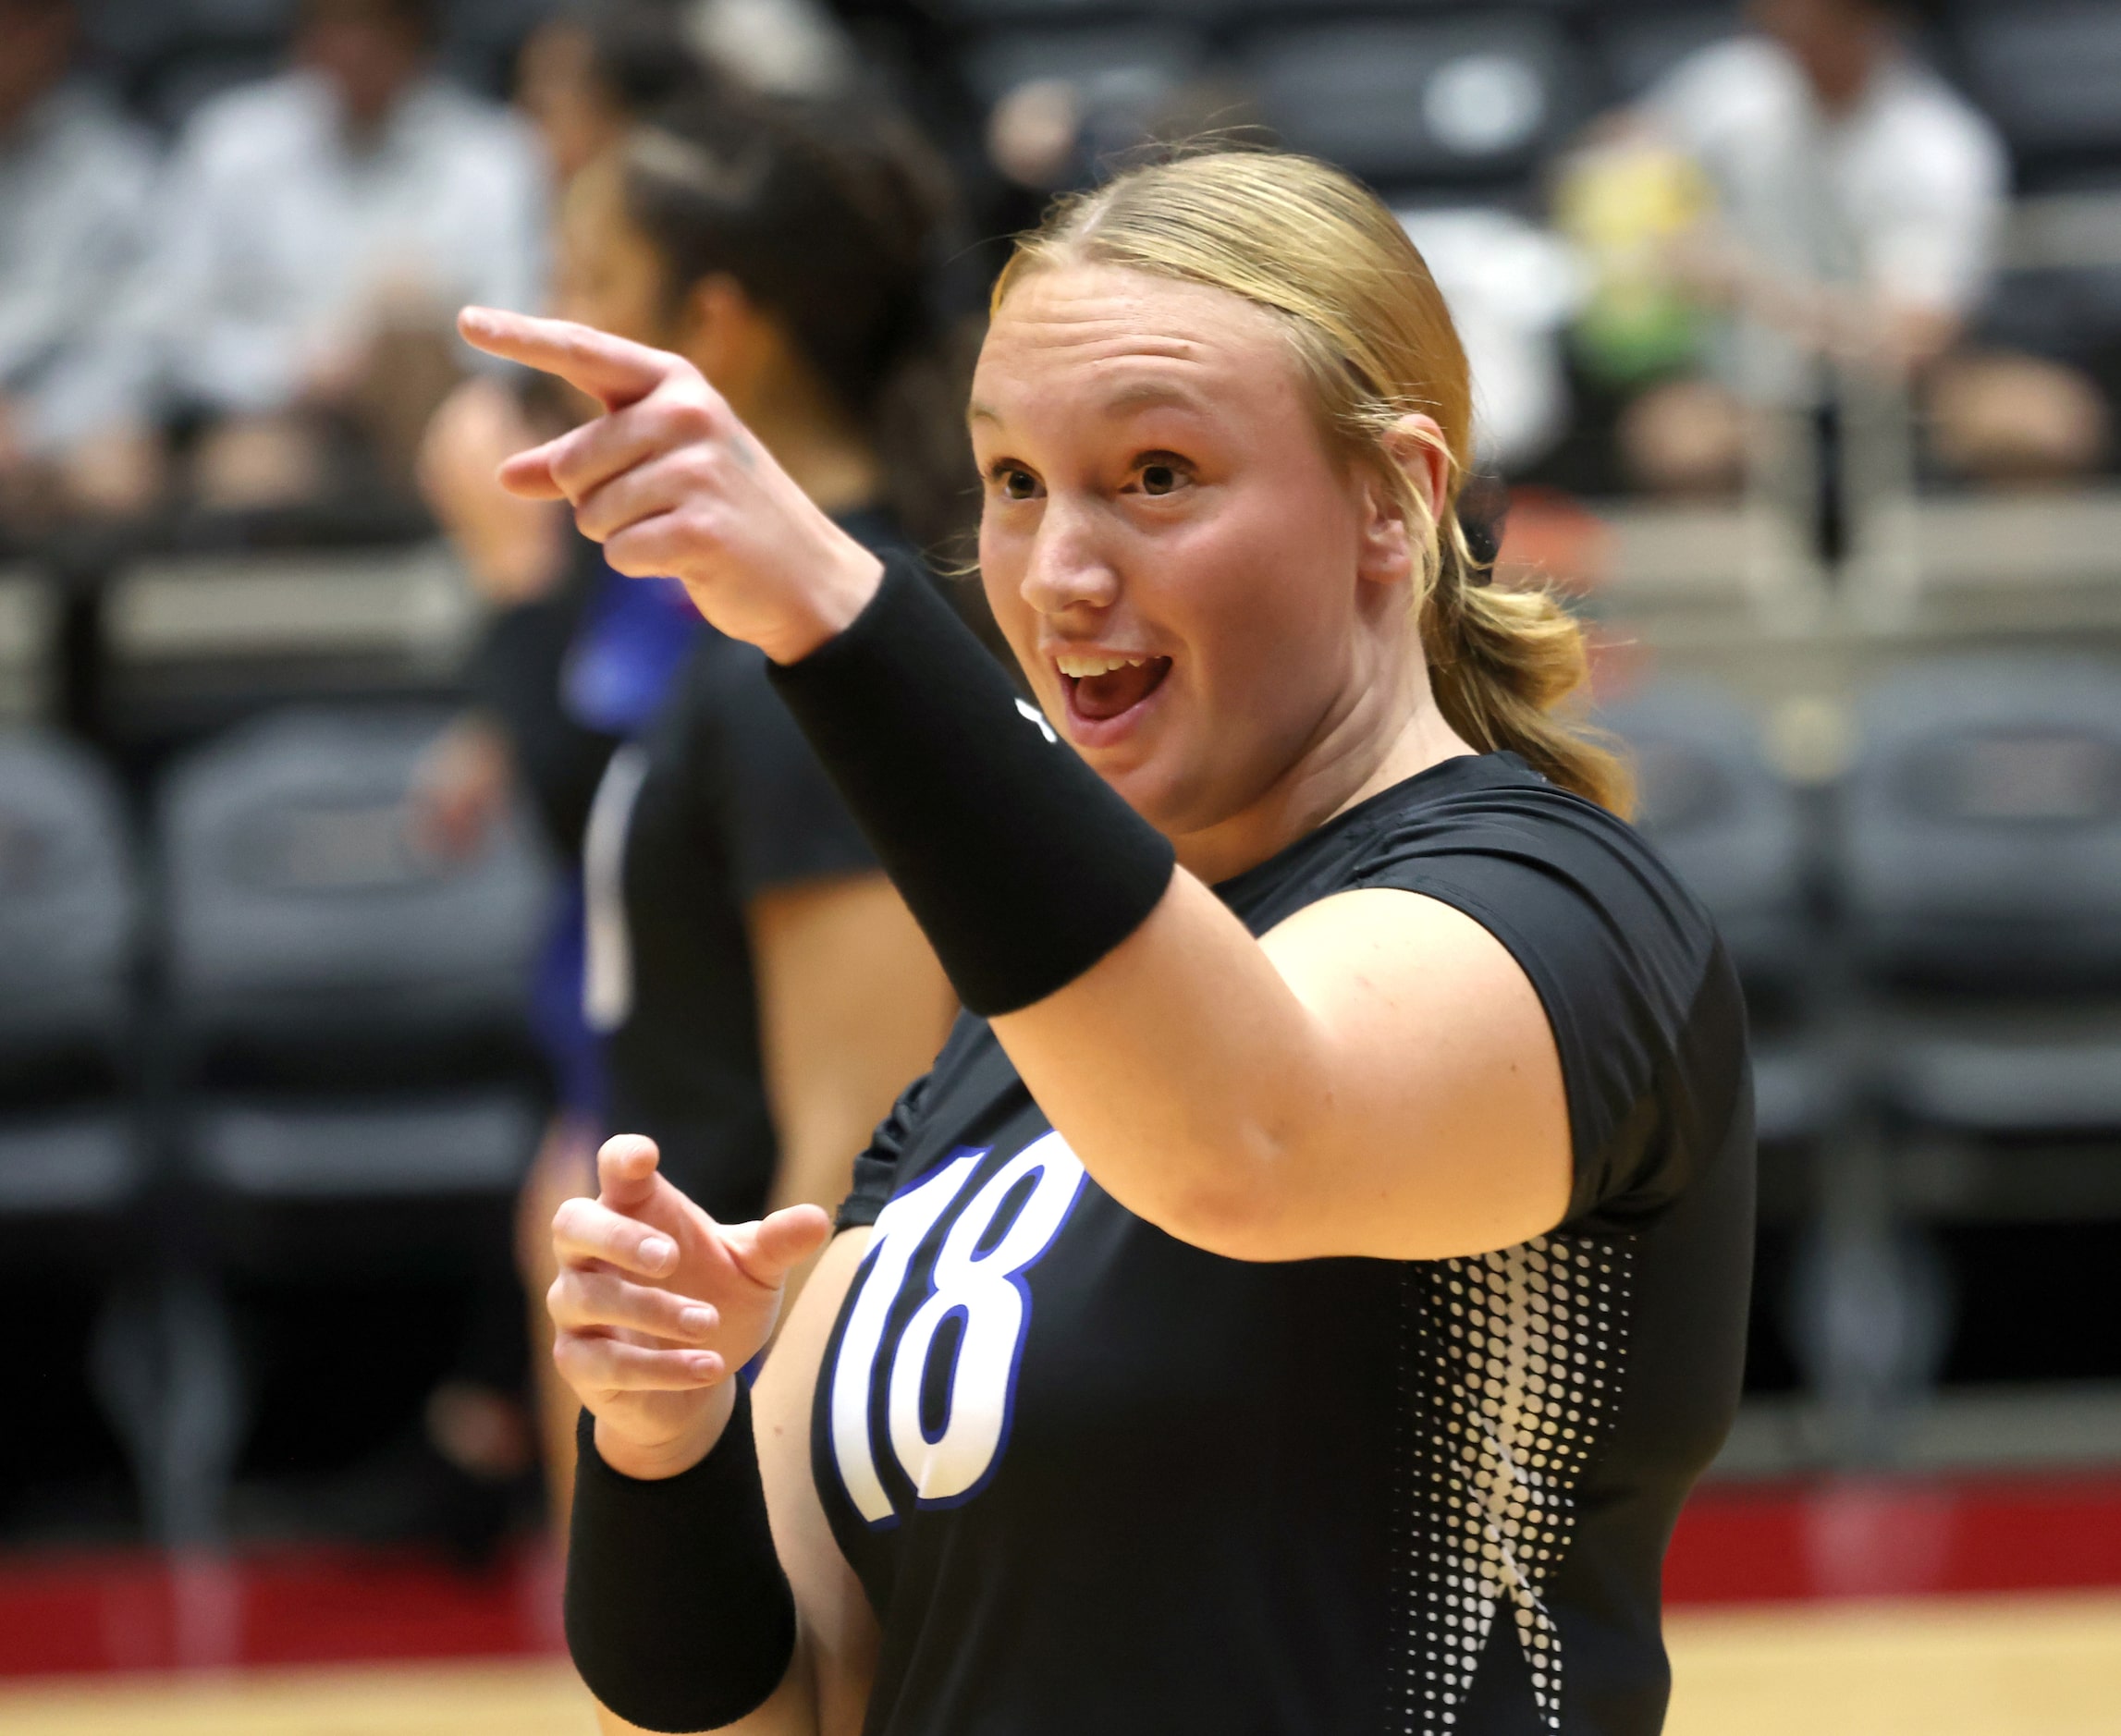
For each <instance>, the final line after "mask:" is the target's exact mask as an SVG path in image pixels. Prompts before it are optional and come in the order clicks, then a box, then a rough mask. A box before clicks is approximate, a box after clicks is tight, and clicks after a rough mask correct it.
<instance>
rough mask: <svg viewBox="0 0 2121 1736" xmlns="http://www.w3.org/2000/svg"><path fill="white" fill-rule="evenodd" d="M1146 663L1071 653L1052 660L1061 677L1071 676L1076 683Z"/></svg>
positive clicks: (1057, 656) (1064, 653) (1135, 659)
mask: <svg viewBox="0 0 2121 1736" xmlns="http://www.w3.org/2000/svg"><path fill="white" fill-rule="evenodd" d="M1147 661H1148V659H1147V658H1146V657H1106V656H1090V657H1085V656H1079V655H1076V654H1073V653H1072V652H1063V653H1060V654H1056V655H1055V656H1054V659H1053V662H1054V664H1055V666H1057V667H1058V668H1059V669H1060V673H1061V674H1062V675H1069V676H1073V677H1074V678H1075V679H1076V680H1078V681H1081V680H1086V679H1089V678H1090V677H1092V676H1097V675H1110V674H1111V673H1112V671H1113V670H1114V669H1138V668H1140V667H1141V666H1142V665H1143V664H1145V663H1146V662H1147Z"/></svg>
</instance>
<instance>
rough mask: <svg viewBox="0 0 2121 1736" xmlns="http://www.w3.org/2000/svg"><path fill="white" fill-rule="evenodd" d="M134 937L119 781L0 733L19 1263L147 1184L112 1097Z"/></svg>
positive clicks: (4, 1149)
mask: <svg viewBox="0 0 2121 1736" xmlns="http://www.w3.org/2000/svg"><path fill="white" fill-rule="evenodd" d="M139 927H140V900H139V892H138V886H137V871H136V866H135V862H134V860H133V850H132V844H131V840H130V838H129V836H128V830H127V825H126V819H125V811H124V804H123V799H122V797H121V796H120V794H119V791H118V789H117V786H116V781H115V780H114V779H113V778H112V777H111V776H110V775H109V773H108V772H107V771H105V770H104V767H103V765H102V764H101V763H100V762H99V761H97V760H96V759H95V758H94V757H93V756H92V754H90V753H89V752H87V751H86V750H85V749H83V748H80V747H79V746H77V745H76V744H74V743H73V742H70V741H67V740H64V739H63V738H60V737H57V736H55V735H50V734H46V733H44V732H43V731H41V730H28V729H22V730H11V731H8V732H6V733H5V734H0V1226H6V1227H8V1228H9V1229H30V1228H31V1227H34V1230H35V1233H34V1235H33V1236H32V1237H30V1238H27V1239H23V1238H18V1237H15V1236H12V1235H10V1236H9V1237H8V1242H9V1246H10V1248H11V1250H12V1251H13V1252H14V1253H16V1254H17V1255H18V1256H19V1257H27V1256H28V1255H29V1254H30V1253H31V1252H32V1251H33V1248H34V1247H35V1246H37V1245H48V1242H49V1237H50V1235H51V1232H52V1229H53V1226H54V1224H55V1223H56V1222H60V1221H66V1222H79V1223H81V1224H83V1225H95V1226H98V1227H100V1228H102V1229H106V1230H107V1228H108V1220H109V1219H110V1218H111V1216H113V1215H115V1214H119V1213H122V1212H124V1211H125V1210H126V1209H127V1208H128V1207H129V1205H130V1204H131V1203H132V1201H133V1199H134V1197H135V1195H136V1194H137V1192H138V1191H139V1189H140V1186H141V1180H142V1165H141V1154H140V1148H139V1143H138V1140H137V1139H136V1137H135V1130H134V1126H133V1119H132V1117H131V1115H130V1114H129V1110H128V1108H127V1106H126V1104H125V1102H124V1101H123V1099H122V1097H121V1095H120V1093H121V1091H122V1088H123V1086H124V1085H125V1083H126V1079H127V1073H128V1071H129V1066H128V1063H129V1049H130V1045H131V1039H132V1034H133V1002H134V984H135V978H134V972H135V965H136V958H135V947H136V944H137V939H138V934H139ZM18 1241H22V1242H23V1245H22V1246H21V1247H19V1248H17V1247H16V1246H15V1244H16V1243H17V1242H18Z"/></svg>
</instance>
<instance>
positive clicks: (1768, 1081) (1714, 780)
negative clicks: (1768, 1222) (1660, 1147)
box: [1599, 680, 1845, 1204]
mask: <svg viewBox="0 0 2121 1736" xmlns="http://www.w3.org/2000/svg"><path fill="white" fill-rule="evenodd" d="M1599 721H1600V724H1601V725H1602V726H1603V727H1606V728H1608V729H1610V730H1612V732H1613V733H1614V734H1615V735H1616V736H1618V737H1619V738H1620V739H1621V740H1623V741H1624V742H1625V743H1626V745H1627V747H1628V749H1629V751H1630V754H1631V757H1632V759H1633V761H1634V764H1635V772H1636V779H1637V814H1636V823H1637V825H1638V826H1639V827H1640V828H1641V830H1642V831H1643V833H1644V834H1645V836H1647V837H1649V839H1650V841H1651V842H1652V843H1654V844H1655V845H1656V846H1657V848H1658V850H1659V851H1660V852H1661V854H1662V855H1663V857H1664V859H1665V860H1666V861H1667V862H1670V863H1671V865H1672V866H1673V868H1674V870H1675V871H1676V872H1677V873H1678V874H1679V876H1680V878H1681V879H1683V880H1685V881H1686V884H1687V885H1688V886H1691V887H1692V888H1693V889H1694V891H1695V893H1696V894H1697V895H1698V897H1699V898H1700V899H1701V900H1702V902H1703V903H1705V904H1706V905H1707V906H1708V907H1709V909H1710V912H1711V913H1712V914H1713V915H1714V917H1715V919H1716V925H1717V928H1718V930H1719V931H1720V932H1721V933H1722V935H1723V941H1724V945H1725V946H1726V947H1728V948H1729V949H1730V953H1731V958H1732V962H1733V963H1734V964H1735V965H1736V967H1737V970H1738V974H1739V977H1740V979H1741V980H1742V981H1743V982H1744V984H1745V985H1746V992H1747V1004H1748V1007H1749V1009H1750V1011H1751V1016H1752V1022H1753V1051H1754V1054H1753V1065H1754V1098H1755V1104H1754V1109H1755V1118H1756V1120H1757V1124H1758V1126H1759V1137H1760V1143H1761V1144H1762V1145H1763V1146H1766V1147H1769V1148H1771V1149H1772V1148H1776V1147H1783V1146H1791V1145H1796V1144H1799V1143H1808V1142H1813V1141H1817V1140H1819V1139H1821V1138H1823V1137H1824V1136H1825V1135H1826V1134H1827V1133H1828V1132H1829V1131H1830V1130H1831V1129H1832V1128H1833V1124H1834V1121H1835V1119H1836V1118H1837V1117H1838V1116H1839V1114H1840V1112H1841V1110H1842V1107H1843V1105H1844V1102H1845V1082H1844V1080H1843V1078H1842V1074H1841V1071H1840V1070H1839V1069H1838V1068H1837V1067H1836V1066H1835V1065H1834V1064H1833V1059H1832V1057H1831V1055H1830V1053H1829V1051H1828V1046H1827V1045H1826V1044H1825V1043H1824V1042H1823V1041H1822V1040H1821V1034H1820V1033H1819V1031H1818V1030H1817V1017H1816V1016H1817V1014H1818V1012H1819V1010H1820V1006H1819V1001H1820V996H1819V993H1818V989H1819V973H1820V970H1821V958H1822V954H1821V942H1820V935H1819V929H1818V923H1817V919H1816V916H1815V913H1814V908H1813V907H1814V897H1813V894H1814V887H1813V885H1812V881H1813V865H1812V855H1813V845H1812V839H1811V837H1810V835H1809V828H1808V824H1807V819H1806V815H1805V813H1804V811H1803V809H1802V807H1801V806H1800V804H1799V802H1798V800H1797V796H1796V791H1794V790H1793V789H1791V788H1790V786H1789V785H1788V784H1787V783H1786V782H1785V781H1784V779H1783V778H1782V777H1781V776H1780V775H1779V774H1778V773H1777V772H1776V771H1775V770H1774V768H1773V767H1772V765H1771V764H1769V763H1768V760H1767V756H1766V753H1765V752H1764V750H1763V748H1762V745H1761V741H1760V734H1759V728H1758V727H1757V725H1756V724H1755V723H1754V721H1753V719H1752V717H1751V716H1750V715H1748V714H1747V712H1746V711H1745V710H1744V709H1743V708H1742V707H1741V706H1740V705H1739V704H1737V703H1736V702H1735V701H1734V700H1732V699H1731V698H1730V697H1729V696H1728V695H1727V694H1726V693H1724V692H1723V691H1720V690H1718V689H1715V688H1712V687H1710V686H1708V685H1706V684H1699V683H1694V682H1686V681H1678V680H1668V681H1663V682H1661V683H1659V684H1658V685H1656V686H1654V687H1651V688H1649V689H1647V690H1645V691H1642V692H1641V693H1639V694H1637V695H1634V696H1632V697H1630V698H1629V699H1627V700H1625V701H1624V702H1621V703H1615V704H1613V705H1611V706H1609V707H1607V708H1606V709H1605V710H1603V711H1601V713H1600V718H1599ZM1780 1192H1781V1193H1782V1194H1783V1196H1784V1199H1785V1201H1786V1202H1787V1203H1788V1204H1797V1203H1798V1201H1797V1199H1796V1195H1797V1194H1798V1192H1799V1190H1798V1189H1797V1188H1793V1187H1785V1188H1784V1189H1782V1190H1780Z"/></svg>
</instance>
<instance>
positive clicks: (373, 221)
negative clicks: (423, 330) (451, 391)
mask: <svg viewBox="0 0 2121 1736" xmlns="http://www.w3.org/2000/svg"><path fill="white" fill-rule="evenodd" d="M543 205H544V170H543V164H542V159H541V158H540V156H539V155H538V153H537V149H536V146H535V144H534V142H533V139H532V137H531V135H530V134H529V133H528V131H527V130H526V129H525V128H523V127H522V126H521V123H520V122H519V121H517V120H516V119H515V118H514V117H513V116H510V115H509V114H508V113H507V112H506V111H504V110H501V109H498V108H497V107H495V106H494V105H492V104H488V103H484V102H482V101H480V100H479V99H477V98H475V97H473V96H472V95H470V94H469V93H468V92H462V91H460V90H457V89H455V88H453V87H451V86H449V85H447V84H444V83H442V82H439V81H428V82H423V83H422V84H420V85H418V86H416V87H414V88H413V89H412V90H411V91H410V92H408V93H407V94H406V95H405V97H404V98H403V99H402V100H401V101H400V102H399V103H398V105H397V107H396V108H395V109H394V110H393V111H392V112H391V114H390V116H389V117H388V118H387V119H386V121H385V122H384V123H383V124H382V125H381V126H380V128H378V129H377V130H376V132H375V134H374V137H373V138H372V139H369V140H367V141H362V144H360V145H359V146H358V147H357V146H356V145H355V144H354V143H352V142H351V141H349V139H348V136H347V133H346V131H345V129H344V128H343V127H342V125H341V122H340V116H339V109H338V104H337V97H336V96H335V94H334V92H333V91H332V89H331V87H330V86H329V85H328V84H326V83H325V81H324V80H323V79H319V78H316V77H314V76H313V75H312V74H309V73H303V72H295V73H289V74H287V75H285V76H283V77H280V78H276V79H269V80H267V81H266V82H264V83H262V84H256V85H251V86H249V87H246V88H244V89H241V90H238V91H233V92H229V93H228V94H227V95H225V96H222V97H219V98H216V99H215V101H214V102H212V103H210V104H207V105H206V106H205V107H203V108H202V109H201V110H200V112H199V113H198V114H197V115H196V116H194V117H193V119H192V121H191V123H190V126H189V127H188V128H186V131H185V134H184V137H183V139H182V141H181V142H180V145H179V148H178V159H177V162H176V164H175V165H174V168H173V172H172V175H171V187H170V191H169V195H168V198H167V201H166V211H165V213H164V220H165V226H164V229H163V240H162V242H161V244H160V247H159V249H158V251H157V256H156V258H155V261H154V269H153V282H152V283H151V285H150V287H149V293H150V296H151V298H152V300H153V307H154V310H155V312H154V316H153V324H154V325H155V327H156V329H157V330H158V331H159V332H160V333H161V334H162V336H163V343H164V361H163V366H164V373H165V382H166V385H167V386H168V388H169V389H170V390H171V391H172V392H173V393H174V394H175V395H176V396H177V397H178V398H179V399H181V400H185V401H190V402H192V403H196V404H200V405H202V406H203V407H205V408H207V409H210V410H216V411H225V412H226V411H265V410H275V409H278V408H282V407H284V406H285V405H287V404H288V403H289V402H291V401H292V400H293V399H294V398H295V397H297V396H298V395H299V394H300V390H301V388H302V386H303V385H304V383H305V381H306V379H307V378H308V376H309V374H310V372H311V370H312V369H313V368H314V367H315V366H317V365H318V363H319V362H320V361H323V360H324V359H325V357H327V356H329V355H331V354H332V353H333V352H334V350H335V349H336V348H338V347H340V346H342V345H345V344H346V343H348V342H349V341H357V340H358V338H359V337H360V336H361V335H362V330H363V328H364V326H365V324H366V323H367V320H368V317H369V314H370V312H371V311H372V310H373V309H374V307H375V306H376V305H377V304H378V302H379V301H383V300H398V301H402V300H404V299H405V298H406V297H408V296H409V295H410V296H417V297H420V298H423V299H424V300H426V301H428V302H430V303H432V305H433V308H434V310H435V314H436V316H437V318H446V317H447V313H448V312H453V311H454V310H455V308H456V307H457V306H458V305H459V304H460V303H462V302H465V301H479V302H484V303H487V304H490V305H493V306H497V307H508V308H527V307H533V306H535V305H536V304H537V300H538V294H539V287H540V263H541V251H542V239H543V235H544V229H545V218H544V209H543Z"/></svg>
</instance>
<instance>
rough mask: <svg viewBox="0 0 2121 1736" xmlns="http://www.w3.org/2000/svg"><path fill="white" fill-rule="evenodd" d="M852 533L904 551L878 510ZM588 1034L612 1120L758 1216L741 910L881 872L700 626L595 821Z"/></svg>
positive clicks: (731, 644)
mask: <svg viewBox="0 0 2121 1736" xmlns="http://www.w3.org/2000/svg"><path fill="white" fill-rule="evenodd" d="M840 522H841V524H842V526H843V528H845V529H846V530H847V531H849V532H851V533H852V534H853V535H854V536H856V537H858V538H860V539H861V541H862V542H863V543H864V544H867V545H868V546H870V547H872V548H876V549H877V550H879V552H883V551H887V550H893V549H896V550H900V551H903V549H904V547H905V544H904V541H903V539H902V538H901V537H899V536H898V535H897V534H896V532H894V531H893V530H892V528H891V526H890V524H889V521H888V520H885V519H883V518H882V517H881V516H880V515H878V514H875V513H860V514H854V515H851V516H849V517H847V518H845V519H843V520H841V521H840ZM585 853H586V855H587V857H588V859H589V860H588V878H589V885H590V899H589V906H590V909H589V923H590V971H589V974H590V980H589V983H588V985H587V1000H588V1009H589V1012H590V1016H591V1020H592V1022H593V1023H595V1024H598V1025H599V1026H601V1027H602V1028H603V1029H605V1030H606V1031H607V1044H606V1050H605V1053H606V1057H607V1062H608V1067H609V1072H610V1097H611V1104H610V1125H611V1126H613V1127H615V1128H623V1129H625V1130H626V1131H629V1132H638V1133H645V1134H648V1135H649V1136H650V1137H652V1138H653V1139H655V1140H656V1142H657V1143H658V1144H659V1145H660V1146H661V1148H662V1154H663V1156H662V1168H663V1172H664V1173H665V1174H666V1175H668V1177H669V1178H670V1180H671V1181H672V1182H673V1183H675V1184H676V1185H677V1186H678V1187H680V1188H681V1189H682V1190H683V1191H684V1192H686V1193H687V1194H688V1195H690V1196H691V1197H692V1198H693V1200H695V1201H697V1202H698V1203H699V1204H700V1205H701V1206H703V1207H704V1208H705V1210H707V1211H708V1212H710V1213H712V1214H713V1215H714V1216H717V1217H718V1218H721V1219H723V1220H724V1221H726V1222H731V1223H736V1222H742V1220H744V1219H745V1218H748V1217H753V1216H757V1214H758V1213H759V1212H760V1211H761V1210H762V1209H763V1208H764V1205H765V1203H766V1190H767V1188H768V1187H769V1186H770V1184H771V1182H772V1179H773V1170H774V1163H775V1159H776V1155H777V1145H776V1141H775V1136H774V1128H773V1119H772V1115H771V1113H770V1110H769V1106H768V1105H767V1102H766V1082H765V1074H764V1068H763V1062H762V1057H761V1054H760V1047H759V1032H758V993H757V986H756V983H755V981H754V976H753V972H752V953H751V938H750V932H749V929H748V927H747V925H746V912H747V911H748V909H749V907H750V905H751V904H752V902H753V900H754V899H757V898H758V897H759V896H760V895H761V894H763V893H766V892H770V891H773V890H776V889H778V888H781V887H787V886H797V885H801V884H803V883H805V882H810V881H816V880H825V879H830V878H833V877H836V876H839V875H843V874H871V873H876V872H877V858H876V853H875V852H874V851H873V850H871V849H870V848H869V845H868V842H867V840H866V839H864V837H863V836H862V833H861V830H860V828H859V827H857V826H856V825H855V824H854V822H853V820H852V817H851V816H850V815H849V814H848V813H847V810H846V808H845V806H844V805H843V804H842V803H841V801H840V796H839V793H838V792H837V791H836V790H835V789H833V788H832V783H831V780H830V779H829V778H828V776H826V773H825V769H824V767H823V766H821V765H819V764H818V763H817V759H816V756H815V754H814V753H813V752H811V748H810V744H809V743H808V742H807V741H805V740H803V732H802V731H801V730H800V729H799V728H797V727H796V725H795V721H794V719H793V718H791V716H790V715H789V714H788V710H787V708H786V707H785V706H784V705H782V704H781V703H780V700H779V696H778V695H777V694H776V693H775V692H774V691H773V689H772V688H771V687H770V686H769V685H768V684H767V681H766V656H765V654H764V653H762V652H760V651H759V650H758V649H757V648H756V647H754V646H752V645H747V644H745V643H743V642H742V641H740V640H734V639H729V638H727V637H725V636H724V635H722V634H720V633H717V632H716V631H715V630H713V629H712V628H705V629H703V630H701V631H700V634H699V639H698V642H697V643H696V644H695V645H694V646H693V652H692V654H691V656H690V657H689V658H688V659H687V661H686V662H685V664H684V666H683V667H682V668H681V669H680V671H679V673H678V675H677V677H676V678H675V679H674V680H673V682H672V684H671V690H670V692H669V694H668V697H667V698H666V699H665V701H664V703H663V704H662V706H661V707H660V709H659V710H658V711H657V713H656V716H655V718H654V719H653V721H652V722H651V723H650V724H649V726H648V727H647V728H646V729H644V731H643V732H642V735H641V737H640V739H639V740H637V741H634V742H632V743H630V744H629V745H628V746H626V747H624V748H622V749H620V750H619V753H618V755H617V756H616V757H615V758H614V759H613V761H612V763H611V766H610V768H609V770H608V771H607V773H606V775H605V779H604V783H603V786H602V787H601V789H599V790H598V792H597V798H596V805H595V810H594V812H593V813H592V817H591V822H590V826H589V841H588V845H587V848H586V851H585Z"/></svg>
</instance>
